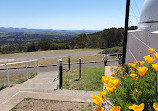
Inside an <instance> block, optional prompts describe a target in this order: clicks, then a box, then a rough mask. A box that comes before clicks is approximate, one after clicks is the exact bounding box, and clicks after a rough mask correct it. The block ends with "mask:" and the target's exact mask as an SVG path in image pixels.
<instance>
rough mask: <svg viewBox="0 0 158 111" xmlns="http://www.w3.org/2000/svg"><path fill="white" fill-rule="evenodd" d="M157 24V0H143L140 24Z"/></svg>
mask: <svg viewBox="0 0 158 111" xmlns="http://www.w3.org/2000/svg"><path fill="white" fill-rule="evenodd" d="M153 22H158V0H145V3H144V6H143V10H142V12H141V16H140V23H153Z"/></svg>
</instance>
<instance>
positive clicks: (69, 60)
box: [68, 56, 70, 71]
mask: <svg viewBox="0 0 158 111" xmlns="http://www.w3.org/2000/svg"><path fill="white" fill-rule="evenodd" d="M68 63H69V71H70V56H69V57H68Z"/></svg>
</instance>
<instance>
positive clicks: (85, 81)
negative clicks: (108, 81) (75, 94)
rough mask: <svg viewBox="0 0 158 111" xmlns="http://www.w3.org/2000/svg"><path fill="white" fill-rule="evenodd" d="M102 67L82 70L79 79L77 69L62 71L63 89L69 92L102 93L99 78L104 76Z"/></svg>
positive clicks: (101, 84)
mask: <svg viewBox="0 0 158 111" xmlns="http://www.w3.org/2000/svg"><path fill="white" fill-rule="evenodd" d="M104 70H105V69H104V67H92V68H87V67H86V68H82V71H81V73H82V74H81V79H80V80H79V81H77V80H78V79H79V69H78V68H74V69H71V70H70V71H63V88H64V89H70V90H85V91H102V90H103V89H102V88H103V83H102V82H101V77H102V76H103V75H104Z"/></svg>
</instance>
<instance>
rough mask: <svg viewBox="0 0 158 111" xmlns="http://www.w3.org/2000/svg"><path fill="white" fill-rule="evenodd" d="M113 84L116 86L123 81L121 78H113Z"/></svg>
mask: <svg viewBox="0 0 158 111" xmlns="http://www.w3.org/2000/svg"><path fill="white" fill-rule="evenodd" d="M110 82H111V83H112V84H114V86H115V87H117V86H119V85H120V83H121V81H120V80H119V79H116V78H112V80H111V81H110Z"/></svg>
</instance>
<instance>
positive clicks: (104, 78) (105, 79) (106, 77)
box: [102, 76, 110, 84]
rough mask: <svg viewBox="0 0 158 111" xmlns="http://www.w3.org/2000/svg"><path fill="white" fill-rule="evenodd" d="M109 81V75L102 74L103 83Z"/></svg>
mask: <svg viewBox="0 0 158 111" xmlns="http://www.w3.org/2000/svg"><path fill="white" fill-rule="evenodd" d="M109 81H110V77H109V76H103V77H102V82H103V83H105V84H108V82H109Z"/></svg>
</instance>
